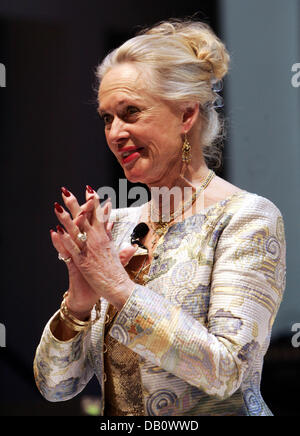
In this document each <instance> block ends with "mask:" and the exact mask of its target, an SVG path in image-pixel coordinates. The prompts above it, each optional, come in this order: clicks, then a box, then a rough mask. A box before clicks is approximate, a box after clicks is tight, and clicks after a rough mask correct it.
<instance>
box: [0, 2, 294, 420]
mask: <svg viewBox="0 0 300 436" xmlns="http://www.w3.org/2000/svg"><path fill="white" fill-rule="evenodd" d="M217 11H218V1H217V0H207V1H201V2H199V0H198V1H189V2H174V1H164V2H162V1H161V2H156V3H155V2H151V4H149V6H145V3H144V2H138V1H131V2H121V1H115V2H102V1H91V0H90V1H86V2H83V1H78V0H76V1H74V0H73V1H61V2H59V1H40V2H38V1H26V2H24V1H13V2H6V1H3V0H2V1H1V5H0V62H1V63H3V64H4V65H5V66H6V74H7V76H6V81H7V83H6V88H1V89H0V141H1V142H0V143H1V188H2V193H1V197H2V198H1V203H2V213H1V226H0V244H1V267H2V274H1V298H0V322H1V323H3V324H4V325H5V327H6V347H5V348H0V415H2V416H14V415H81V414H85V413H86V412H84V411H83V409H82V407H81V400H82V398H83V397H85V396H86V395H97V392H98V386H97V383H96V382H95V381H92V382H90V384H89V385H88V387H87V388H86V389H85V391H84V392H83V393H82V394H80V395H79V396H77V397H76V398H74V399H73V400H70V401H68V402H65V403H49V402H47V401H46V400H44V399H43V397H42V396H41V395H40V393H39V392H38V390H37V388H36V387H35V383H34V379H33V371H32V363H33V359H34V353H35V349H36V347H37V345H38V343H39V340H40V336H41V333H42V330H43V328H44V326H45V324H46V322H47V321H48V319H49V317H50V316H51V315H52V314H53V313H54V312H55V311H56V310H57V309H58V308H59V305H60V302H61V299H62V295H63V293H64V292H65V290H66V289H67V285H68V282H67V273H66V269H65V266H64V265H63V264H62V263H60V262H59V261H58V259H57V254H56V251H55V250H54V248H53V247H52V245H51V241H50V236H49V229H50V228H53V227H54V226H56V224H57V222H56V217H55V215H54V213H53V203H54V202H55V201H58V202H60V201H61V200H60V199H61V196H60V195H61V194H60V187H61V186H66V187H67V188H69V189H70V190H71V191H72V192H73V193H74V194H75V195H77V196H78V198H79V200H80V201H81V202H83V201H84V191H85V185H86V184H89V185H91V186H92V187H93V188H94V189H96V190H97V189H98V188H99V187H101V186H104V185H105V186H112V187H113V188H115V189H116V190H117V189H118V180H119V178H124V174H123V172H122V171H121V169H120V168H119V167H118V164H117V163H116V162H115V160H114V157H113V155H112V154H111V153H110V152H109V150H108V148H107V146H106V145H105V140H104V134H103V126H102V123H101V121H100V119H99V117H98V115H97V112H96V108H97V103H96V92H95V87H96V79H95V68H96V66H97V65H98V64H99V63H100V61H101V60H102V58H103V57H104V55H105V54H106V53H107V51H108V50H110V49H112V48H114V47H116V46H117V45H119V44H120V43H121V42H123V41H124V40H125V39H127V38H128V37H130V36H133V35H134V34H135V32H136V31H137V30H138V26H139V25H143V26H144V25H152V24H154V23H155V22H157V21H160V20H162V19H167V18H170V17H184V16H190V15H194V14H195V13H197V17H198V18H199V19H200V20H203V21H206V22H207V23H209V24H210V25H211V26H212V27H213V29H214V30H215V31H216V33H217V34H219V32H220V28H219V26H220V23H219V22H218V13H217ZM224 93H225V94H226V87H225V91H224ZM225 98H226V95H225ZM217 174H218V175H220V176H221V177H223V178H225V179H228V177H229V176H230V175H228V174H227V173H226V144H225V152H224V165H223V168H222V169H221V170H220V171H218V172H217ZM130 187H131V184H130V183H129V182H128V189H129V188H130ZM299 355H300V353H299V350H297V349H295V348H292V347H291V346H290V337H282V338H277V339H276V341H272V344H271V347H270V349H269V351H268V354H267V356H266V361H265V366H264V372H263V382H262V394H263V397H264V399H265V400H266V402H267V404H268V405H269V407H270V408H271V410H272V411H273V413H274V414H275V415H295V414H298V407H297V399H296V393H297V392H299V387H300V383H299V376H298V378H297V373H298V374H299V363H300V360H299V358H300V356H299Z"/></svg>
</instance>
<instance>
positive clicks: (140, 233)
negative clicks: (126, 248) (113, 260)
mask: <svg viewBox="0 0 300 436" xmlns="http://www.w3.org/2000/svg"><path fill="white" fill-rule="evenodd" d="M148 232H149V227H148V225H147V224H146V223H139V224H138V225H136V226H135V228H134V229H133V232H132V233H131V235H130V238H131V244H132V245H133V244H137V245H138V246H139V247H141V248H145V250H148V248H147V247H145V245H143V244H142V243H141V242H140V239H141V238H143V237H144V236H146V235H147V233H148Z"/></svg>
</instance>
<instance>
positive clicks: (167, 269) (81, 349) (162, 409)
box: [34, 191, 286, 416]
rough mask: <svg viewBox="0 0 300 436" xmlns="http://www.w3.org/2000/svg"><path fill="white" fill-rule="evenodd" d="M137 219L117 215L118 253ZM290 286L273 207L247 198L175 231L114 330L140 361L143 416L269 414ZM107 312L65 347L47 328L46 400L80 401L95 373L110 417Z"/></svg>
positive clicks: (124, 212) (42, 370) (42, 364)
mask: <svg viewBox="0 0 300 436" xmlns="http://www.w3.org/2000/svg"><path fill="white" fill-rule="evenodd" d="M140 213H141V208H140V207H138V208H126V209H125V208H124V209H118V210H114V211H113V214H114V215H113V220H114V222H115V225H114V229H113V238H114V241H115V244H116V246H117V248H119V249H121V248H122V247H124V246H126V245H128V244H129V243H130V234H131V232H132V230H133V228H134V226H135V225H136V224H137V223H138V220H139V217H140ZM137 254H138V252H137ZM285 283H286V243H285V232H284V222H283V217H282V214H281V212H280V211H279V209H278V208H277V207H276V206H275V205H274V204H273V203H272V202H271V201H270V200H268V199H266V198H264V197H262V196H259V195H257V194H254V193H250V192H247V191H242V192H239V193H237V194H234V195H232V196H231V197H228V198H227V199H225V200H223V201H221V202H219V203H217V204H216V205H213V206H210V207H208V208H207V209H205V210H203V212H202V213H198V214H196V215H193V216H191V217H188V218H186V219H185V220H184V221H182V222H178V223H175V224H174V225H172V226H171V227H170V228H169V230H168V232H167V234H166V235H165V236H164V238H162V240H161V241H160V243H159V245H158V246H157V248H156V250H155V256H154V259H153V262H152V264H151V267H150V269H149V272H148V274H147V276H146V282H145V284H144V285H143V286H142V285H139V284H137V285H136V287H135V289H134V291H133V293H132V295H131V296H130V297H129V299H128V300H127V302H126V304H125V306H124V307H123V308H122V310H121V311H120V312H119V314H118V315H117V318H116V319H115V321H114V324H113V326H112V328H111V330H110V335H111V336H112V337H113V338H114V339H115V340H117V341H119V342H120V343H121V344H123V345H124V346H125V347H128V348H129V349H130V350H132V351H134V352H135V353H137V355H138V356H139V365H140V372H141V382H142V388H143V402H144V410H145V413H146V414H147V415H154V416H167V415H171V416H184V415H187V416H204V415H251V416H262V415H263V416H266V415H272V412H271V411H270V410H269V408H268V407H267V405H266V404H265V402H264V400H263V398H262V396H261V393H260V380H261V373H262V366H263V359H264V355H265V353H266V351H267V349H268V346H269V342H270V336H271V329H272V325H273V323H274V319H275V317H276V314H277V311H278V308H279V305H280V303H281V300H282V296H283V293H284V289H285ZM101 304H102V306H101V318H100V320H99V321H98V322H97V323H96V324H95V325H94V326H92V328H91V330H89V331H88V332H86V333H85V334H84V335H83V334H78V335H77V336H76V337H75V338H73V339H72V340H71V341H68V342H67V343H61V342H59V341H57V339H55V338H54V337H53V335H52V333H51V328H50V326H52V323H55V320H56V319H57V316H58V314H57V313H56V314H55V315H54V316H53V317H52V318H51V319H50V321H49V322H48V323H47V325H46V327H45V330H44V332H43V335H42V338H41V341H40V344H39V346H38V348H37V352H36V357H35V362H34V371H35V378H36V383H37V386H38V388H39V389H40V391H41V393H42V395H43V396H44V397H45V398H47V399H48V400H50V401H62V400H66V399H69V398H72V397H74V396H75V395H77V394H78V393H79V392H80V391H82V389H83V388H84V386H85V385H86V384H87V383H88V381H89V380H90V378H91V377H92V376H93V375H94V374H95V375H96V376H97V378H98V380H99V384H100V389H99V391H100V392H99V393H100V397H101V401H102V410H104V401H105V398H104V395H102V393H103V392H104V388H103V386H104V380H103V355H102V352H101V350H102V349H103V336H104V322H105V315H106V311H107V308H108V303H107V302H106V301H105V300H102V301H101Z"/></svg>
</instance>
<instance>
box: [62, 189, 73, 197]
mask: <svg viewBox="0 0 300 436" xmlns="http://www.w3.org/2000/svg"><path fill="white" fill-rule="evenodd" d="M61 191H62V193H63V194H64V195H65V196H66V197H70V196H71V192H69V191H68V190H67V188H65V187H64V186H63V187H62V188H61Z"/></svg>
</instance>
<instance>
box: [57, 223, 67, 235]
mask: <svg viewBox="0 0 300 436" xmlns="http://www.w3.org/2000/svg"><path fill="white" fill-rule="evenodd" d="M56 228H57V231H58V233H61V234H62V235H63V234H64V233H65V232H64V229H63V228H62V227H61V226H60V225H57V226H56Z"/></svg>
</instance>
